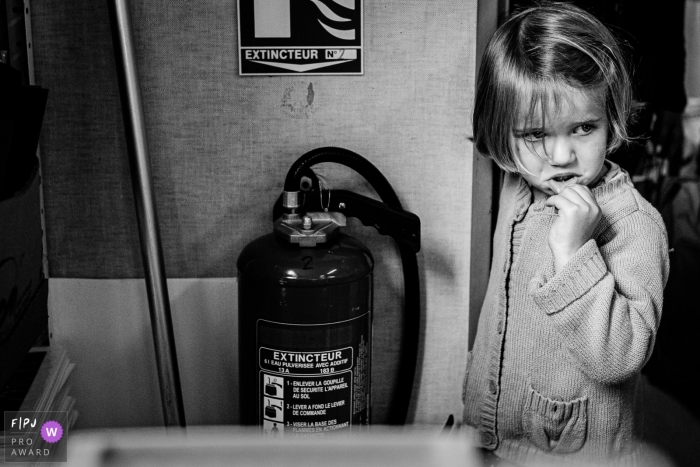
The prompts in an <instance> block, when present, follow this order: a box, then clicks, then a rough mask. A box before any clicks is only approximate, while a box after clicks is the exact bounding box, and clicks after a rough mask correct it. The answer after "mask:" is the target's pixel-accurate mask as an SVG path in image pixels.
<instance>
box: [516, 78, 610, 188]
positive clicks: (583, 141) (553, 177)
mask: <svg viewBox="0 0 700 467" xmlns="http://www.w3.org/2000/svg"><path fill="white" fill-rule="evenodd" d="M567 90H568V92H567V93H566V96H565V98H563V99H561V100H560V101H561V102H559V105H558V106H556V105H554V104H553V102H552V101H553V99H549V103H548V106H547V108H546V109H545V121H544V125H543V122H542V115H541V113H539V112H535V114H534V115H533V116H532V118H529V117H530V116H529V115H528V112H527V111H528V109H529V106H524V107H525V109H524V111H523V112H521V115H520V117H519V119H518V121H517V122H516V125H515V127H514V128H513V133H512V135H511V144H512V145H513V152H514V154H515V157H516V162H517V164H518V167H519V168H520V174H521V175H522V176H523V178H525V180H527V181H528V183H530V185H532V186H533V187H535V188H537V189H539V190H541V191H543V192H544V193H546V194H548V195H554V194H557V193H559V192H560V191H561V190H562V189H563V188H564V187H566V186H568V185H573V184H578V185H586V186H593V185H594V184H595V183H596V182H598V180H599V179H600V178H601V177H602V176H603V175H604V173H605V172H604V169H603V162H604V161H605V154H606V152H607V141H608V120H607V118H606V116H605V111H604V109H603V107H602V106H601V105H600V103H599V102H600V99H598V98H597V97H598V96H597V93H585V92H582V91H578V90H575V89H573V88H567ZM538 114H539V115H538Z"/></svg>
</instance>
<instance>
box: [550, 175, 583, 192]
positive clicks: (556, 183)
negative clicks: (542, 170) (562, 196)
mask: <svg viewBox="0 0 700 467" xmlns="http://www.w3.org/2000/svg"><path fill="white" fill-rule="evenodd" d="M576 177H577V175H576V174H573V173H565V174H560V175H556V176H554V177H552V178H550V179H549V187H550V188H551V189H552V191H553V192H554V193H556V194H559V193H560V192H561V190H563V189H564V188H566V187H567V186H569V185H575V184H576V180H577V178H576Z"/></svg>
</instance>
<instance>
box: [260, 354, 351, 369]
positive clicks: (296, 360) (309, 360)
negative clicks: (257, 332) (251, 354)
mask: <svg viewBox="0 0 700 467" xmlns="http://www.w3.org/2000/svg"><path fill="white" fill-rule="evenodd" d="M352 364H353V359H352V347H346V348H344V349H340V350H333V351H332V352H285V351H280V350H273V349H268V348H266V347H261V348H260V368H262V369H263V370H267V371H275V372H279V373H290V374H297V375H314V374H327V373H335V372H339V371H343V370H349V369H351V368H352Z"/></svg>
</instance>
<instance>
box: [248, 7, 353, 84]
mask: <svg viewBox="0 0 700 467" xmlns="http://www.w3.org/2000/svg"><path fill="white" fill-rule="evenodd" d="M362 35H363V12H362V0H238V57H239V58H238V63H239V74H240V75H290V74H294V75H361V74H362V73H363V68H362V63H363V49H362Z"/></svg>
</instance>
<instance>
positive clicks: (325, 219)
mask: <svg viewBox="0 0 700 467" xmlns="http://www.w3.org/2000/svg"><path fill="white" fill-rule="evenodd" d="M345 225H346V222H345V216H344V215H343V214H341V213H339V212H309V213H306V214H305V215H304V216H300V215H298V214H283V215H282V217H280V218H279V219H277V220H276V221H275V223H274V231H275V233H276V234H277V236H278V237H280V238H282V239H284V240H286V241H287V242H289V243H296V244H298V245H299V246H301V247H313V246H316V244H318V243H326V242H327V241H328V240H329V239H330V238H333V237H334V236H335V235H336V234H337V233H338V228H339V227H345Z"/></svg>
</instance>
